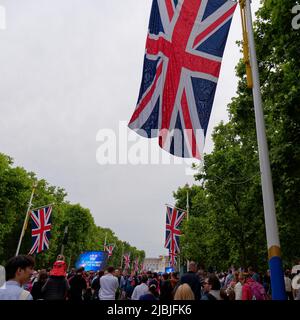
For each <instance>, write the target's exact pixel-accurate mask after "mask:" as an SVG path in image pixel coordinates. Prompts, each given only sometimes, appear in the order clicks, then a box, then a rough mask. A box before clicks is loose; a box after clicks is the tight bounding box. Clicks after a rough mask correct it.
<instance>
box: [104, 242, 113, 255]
mask: <svg viewBox="0 0 300 320" xmlns="http://www.w3.org/2000/svg"><path fill="white" fill-rule="evenodd" d="M113 250H114V245H113V244H107V245H104V251H107V252H108V258H109V257H111V256H112V252H113Z"/></svg>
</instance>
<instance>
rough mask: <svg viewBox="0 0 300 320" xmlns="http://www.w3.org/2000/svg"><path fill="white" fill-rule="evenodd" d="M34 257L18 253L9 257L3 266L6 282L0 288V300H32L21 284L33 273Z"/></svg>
mask: <svg viewBox="0 0 300 320" xmlns="http://www.w3.org/2000/svg"><path fill="white" fill-rule="evenodd" d="M33 267H34V259H33V258H32V257H31V256H27V255H19V256H16V257H13V258H11V259H9V261H8V262H7V264H6V266H5V273H6V282H5V283H4V285H3V286H2V287H1V288H0V300H33V298H32V295H31V294H30V292H29V291H27V290H24V289H23V286H24V284H25V283H27V282H28V281H29V279H30V278H31V276H32V274H33Z"/></svg>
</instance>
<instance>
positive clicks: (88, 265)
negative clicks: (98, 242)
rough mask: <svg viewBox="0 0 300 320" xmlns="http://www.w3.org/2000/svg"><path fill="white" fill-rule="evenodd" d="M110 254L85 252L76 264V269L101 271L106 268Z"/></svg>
mask: <svg viewBox="0 0 300 320" xmlns="http://www.w3.org/2000/svg"><path fill="white" fill-rule="evenodd" d="M107 256H108V253H107V252H105V251H85V252H83V253H82V254H81V255H80V256H79V258H78V259H77V261H76V263H75V267H76V269H78V268H80V267H84V270H85V271H99V270H103V269H104V268H105V266H106V261H107Z"/></svg>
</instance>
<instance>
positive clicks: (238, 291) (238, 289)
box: [234, 272, 245, 300]
mask: <svg viewBox="0 0 300 320" xmlns="http://www.w3.org/2000/svg"><path fill="white" fill-rule="evenodd" d="M244 281H245V276H244V275H243V273H242V272H240V273H239V282H237V284H236V285H235V286H234V293H235V300H242V288H243V283H244Z"/></svg>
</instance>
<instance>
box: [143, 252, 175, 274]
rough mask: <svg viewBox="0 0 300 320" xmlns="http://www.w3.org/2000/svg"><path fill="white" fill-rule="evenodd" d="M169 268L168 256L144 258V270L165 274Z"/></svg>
mask: <svg viewBox="0 0 300 320" xmlns="http://www.w3.org/2000/svg"><path fill="white" fill-rule="evenodd" d="M168 266H169V256H159V257H158V258H145V259H144V269H145V270H146V271H152V272H165V268H166V267H168Z"/></svg>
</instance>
